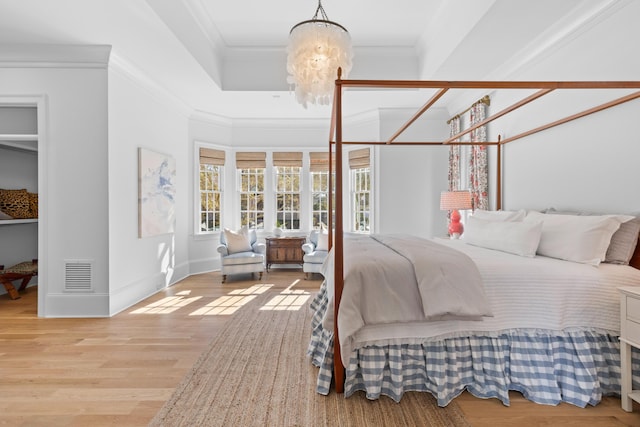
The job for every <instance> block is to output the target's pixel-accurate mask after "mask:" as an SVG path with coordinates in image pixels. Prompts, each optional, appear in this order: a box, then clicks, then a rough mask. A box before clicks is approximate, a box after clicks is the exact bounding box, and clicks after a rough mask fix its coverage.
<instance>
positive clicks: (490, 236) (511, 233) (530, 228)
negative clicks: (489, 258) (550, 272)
mask: <svg viewBox="0 0 640 427" xmlns="http://www.w3.org/2000/svg"><path fill="white" fill-rule="evenodd" d="M541 234H542V222H533V221H531V222H522V221H519V222H514V221H486V220H483V219H479V218H475V215H474V216H471V217H469V218H468V219H467V224H466V226H465V232H464V234H463V235H462V239H463V240H464V241H465V243H468V244H470V245H474V246H481V247H483V248H488V249H495V250H497V251H502V252H508V253H510V254H515V255H520V256H526V257H534V256H536V250H537V249H538V243H539V242H540V236H541Z"/></svg>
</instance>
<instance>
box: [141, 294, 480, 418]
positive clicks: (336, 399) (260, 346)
mask: <svg viewBox="0 0 640 427" xmlns="http://www.w3.org/2000/svg"><path fill="white" fill-rule="evenodd" d="M273 297H277V293H271V294H269V293H267V294H265V295H262V296H261V297H260V298H257V299H256V300H254V301H252V302H251V303H250V304H247V305H245V306H243V307H242V308H240V310H239V311H238V312H236V313H235V314H234V315H233V317H232V318H231V319H229V321H228V323H227V324H226V325H225V327H224V329H223V330H222V331H221V332H220V334H219V335H218V336H217V337H216V338H215V339H214V341H213V342H212V343H211V346H210V347H209V348H208V349H207V350H206V351H205V352H204V353H203V354H202V356H201V357H200V359H199V360H198V362H197V363H196V364H195V366H194V367H193V368H192V370H191V371H190V372H189V373H188V374H187V375H186V377H185V378H184V379H183V381H182V383H181V385H179V386H178V388H177V389H176V391H175V393H174V394H173V396H172V397H171V398H170V399H169V400H168V401H167V403H166V404H165V405H164V407H163V408H162V409H161V410H160V412H158V414H156V416H155V417H154V419H153V420H152V421H151V423H150V426H163V427H168V426H170V427H173V426H190V427H191V426H243V427H244V426H421V427H429V426H433V427H440V426H464V427H467V426H469V424H468V423H467V421H466V420H465V418H464V415H463V413H462V411H461V410H460V408H459V407H458V406H457V404H456V403H455V402H452V403H451V404H449V405H448V406H447V407H446V408H440V407H438V406H437V404H436V402H435V399H434V398H433V396H431V394H429V393H406V394H405V395H404V396H403V398H402V400H401V402H400V403H395V402H394V401H392V400H391V399H389V398H386V397H383V398H380V399H378V400H375V401H370V400H368V399H367V398H366V397H365V396H364V394H363V393H357V394H355V395H353V396H351V397H349V398H347V399H345V397H344V395H343V394H337V393H335V392H332V393H331V394H330V395H329V396H323V395H320V394H317V393H316V391H315V383H316V375H317V368H315V367H314V366H313V365H311V362H310V361H309V359H308V358H307V356H306V349H307V344H308V342H309V337H310V331H311V325H310V320H311V313H310V311H309V306H308V303H309V301H308V300H307V301H306V302H305V303H304V305H302V306H300V307H298V309H295V310H294V309H292V310H269V309H265V307H266V306H265V303H267V305H268V301H269V300H270V299H271V298H273Z"/></svg>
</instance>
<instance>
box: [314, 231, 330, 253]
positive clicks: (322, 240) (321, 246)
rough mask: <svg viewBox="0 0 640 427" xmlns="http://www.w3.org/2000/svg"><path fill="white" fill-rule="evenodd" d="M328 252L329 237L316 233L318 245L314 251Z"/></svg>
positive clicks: (325, 234)
mask: <svg viewBox="0 0 640 427" xmlns="http://www.w3.org/2000/svg"><path fill="white" fill-rule="evenodd" d="M328 250H329V235H328V234H327V233H318V244H317V245H316V251H328Z"/></svg>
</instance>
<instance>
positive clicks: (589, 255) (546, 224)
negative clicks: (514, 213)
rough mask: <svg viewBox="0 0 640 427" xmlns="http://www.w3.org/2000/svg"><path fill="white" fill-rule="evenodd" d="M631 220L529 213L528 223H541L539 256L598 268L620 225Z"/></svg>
mask: <svg viewBox="0 0 640 427" xmlns="http://www.w3.org/2000/svg"><path fill="white" fill-rule="evenodd" d="M632 219H633V217H632V216H629V215H588V216H587V215H555V214H543V213H540V212H536V211H529V212H528V213H527V217H526V218H525V221H534V222H538V221H542V236H541V237H540V245H539V246H538V254H539V255H544V256H548V257H551V258H559V259H564V260H567V261H573V262H579V263H583V264H591V265H599V264H600V262H602V261H603V260H604V259H605V256H606V253H607V249H608V247H609V243H610V242H611V237H612V236H613V234H614V233H615V232H616V231H617V230H618V229H619V228H620V224H622V223H623V222H626V221H630V220H632Z"/></svg>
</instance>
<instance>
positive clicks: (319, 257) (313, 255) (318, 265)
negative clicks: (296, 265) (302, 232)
mask: <svg viewBox="0 0 640 427" xmlns="http://www.w3.org/2000/svg"><path fill="white" fill-rule="evenodd" d="M302 251H303V252H304V257H303V261H304V263H303V264H302V271H303V272H304V277H305V279H309V276H310V275H311V274H313V273H320V272H321V271H322V264H323V263H324V260H325V259H326V258H327V255H329V235H328V234H326V233H323V232H321V231H320V230H312V231H311V233H309V237H308V239H307V242H306V243H305V244H303V245H302Z"/></svg>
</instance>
